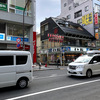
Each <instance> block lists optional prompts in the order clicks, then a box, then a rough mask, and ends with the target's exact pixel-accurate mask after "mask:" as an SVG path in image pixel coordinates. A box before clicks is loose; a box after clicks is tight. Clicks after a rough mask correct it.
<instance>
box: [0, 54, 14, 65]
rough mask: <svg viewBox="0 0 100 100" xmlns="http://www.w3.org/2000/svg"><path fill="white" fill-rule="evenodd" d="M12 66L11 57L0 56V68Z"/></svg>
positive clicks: (12, 60)
mask: <svg viewBox="0 0 100 100" xmlns="http://www.w3.org/2000/svg"><path fill="white" fill-rule="evenodd" d="M13 64H14V59H13V56H0V66H8V65H13Z"/></svg>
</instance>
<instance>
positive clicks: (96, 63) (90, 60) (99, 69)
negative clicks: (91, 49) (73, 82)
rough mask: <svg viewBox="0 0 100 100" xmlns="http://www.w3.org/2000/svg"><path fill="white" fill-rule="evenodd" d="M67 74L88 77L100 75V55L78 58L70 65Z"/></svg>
mask: <svg viewBox="0 0 100 100" xmlns="http://www.w3.org/2000/svg"><path fill="white" fill-rule="evenodd" d="M67 74H68V75H73V76H87V77H91V76H92V75H96V74H100V54H95V55H91V56H89V55H83V56H80V57H78V58H77V59H76V60H75V61H74V62H72V63H70V64H69V65H68V67H67Z"/></svg>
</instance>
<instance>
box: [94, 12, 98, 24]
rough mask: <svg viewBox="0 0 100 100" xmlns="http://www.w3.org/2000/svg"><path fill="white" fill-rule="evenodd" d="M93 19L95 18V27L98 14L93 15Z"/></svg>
mask: <svg viewBox="0 0 100 100" xmlns="http://www.w3.org/2000/svg"><path fill="white" fill-rule="evenodd" d="M94 18H95V19H94V20H95V25H96V24H98V13H96V14H95V15H94Z"/></svg>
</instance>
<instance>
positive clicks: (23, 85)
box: [17, 78, 28, 89]
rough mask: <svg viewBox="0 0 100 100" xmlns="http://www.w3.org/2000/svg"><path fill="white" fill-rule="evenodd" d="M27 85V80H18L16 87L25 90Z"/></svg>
mask: <svg viewBox="0 0 100 100" xmlns="http://www.w3.org/2000/svg"><path fill="white" fill-rule="evenodd" d="M27 85H28V80H27V79H24V78H23V79H20V80H19V81H18V82H17V87H19V88H21V89H23V88H26V87H27Z"/></svg>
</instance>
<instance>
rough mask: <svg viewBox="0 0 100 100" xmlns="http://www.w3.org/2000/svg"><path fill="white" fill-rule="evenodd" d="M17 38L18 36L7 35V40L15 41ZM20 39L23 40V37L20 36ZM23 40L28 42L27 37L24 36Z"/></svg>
mask: <svg viewBox="0 0 100 100" xmlns="http://www.w3.org/2000/svg"><path fill="white" fill-rule="evenodd" d="M17 38H19V37H13V36H7V40H9V41H16V39H17ZM20 39H21V41H23V38H21V37H20ZM24 42H29V39H28V38H24Z"/></svg>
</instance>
